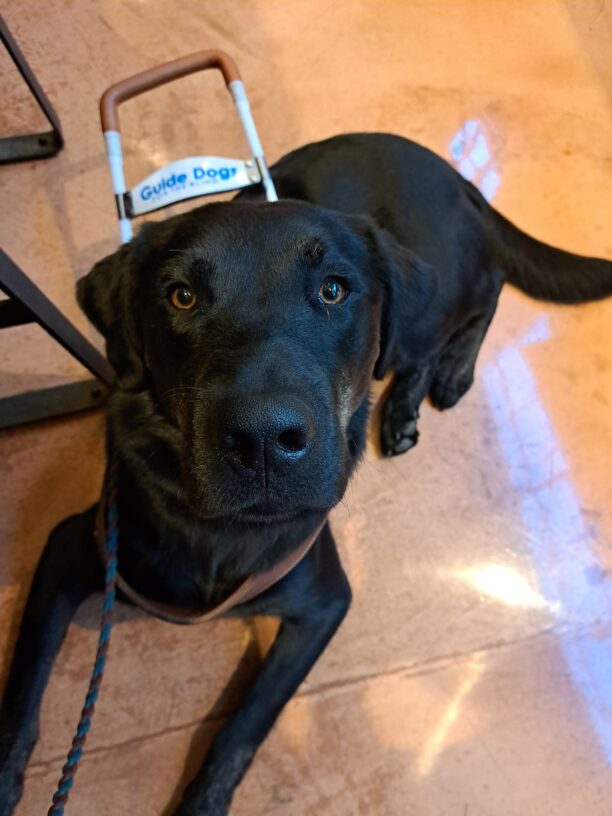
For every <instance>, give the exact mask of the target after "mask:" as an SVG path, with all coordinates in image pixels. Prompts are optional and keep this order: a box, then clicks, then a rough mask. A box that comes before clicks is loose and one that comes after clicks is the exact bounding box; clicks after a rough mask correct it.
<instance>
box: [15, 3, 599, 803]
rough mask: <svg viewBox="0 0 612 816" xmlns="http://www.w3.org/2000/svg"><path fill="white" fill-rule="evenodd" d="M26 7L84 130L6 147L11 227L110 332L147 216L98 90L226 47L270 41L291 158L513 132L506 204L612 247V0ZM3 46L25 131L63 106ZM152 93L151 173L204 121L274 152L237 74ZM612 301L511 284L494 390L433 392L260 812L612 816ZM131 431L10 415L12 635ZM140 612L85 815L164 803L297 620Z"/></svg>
mask: <svg viewBox="0 0 612 816" xmlns="http://www.w3.org/2000/svg"><path fill="white" fill-rule="evenodd" d="M4 13H5V16H6V19H7V21H8V23H9V25H10V26H11V28H12V30H13V33H14V35H15V36H16V38H17V39H18V40H19V42H20V43H21V45H22V47H23V50H24V51H25V53H26V55H27V57H28V58H29V59H30V61H31V64H32V66H33V68H34V69H35V71H36V72H37V74H38V77H39V79H40V80H41V82H42V84H43V86H44V87H45V89H46V90H47V92H48V93H49V96H50V97H51V99H52V101H53V103H54V105H55V106H56V108H57V110H58V112H59V114H60V117H61V120H62V123H63V126H64V130H65V135H66V149H65V151H63V153H62V154H60V155H59V156H58V157H57V158H55V159H52V160H51V161H48V162H41V163H38V164H22V165H13V166H7V167H3V168H0V185H1V191H2V201H3V208H2V209H3V216H2V220H1V224H0V241H1V244H2V246H3V247H4V249H5V250H6V251H7V252H9V254H11V255H12V256H13V257H14V258H15V260H16V261H17V262H18V263H20V264H21V265H22V266H23V267H24V268H25V269H26V270H28V272H29V274H31V275H32V277H33V278H34V279H35V280H36V281H37V282H38V283H39V284H40V285H41V286H42V287H43V288H44V289H45V290H46V291H47V292H48V294H49V295H50V296H51V297H52V298H53V299H54V300H55V301H56V302H57V303H58V304H59V305H61V306H62V307H63V308H64V309H65V311H66V312H67V313H68V314H69V315H70V316H71V317H72V318H73V319H74V320H75V321H77V322H78V324H79V325H80V326H81V327H82V328H83V329H84V330H85V331H87V332H88V333H89V334H90V336H93V333H92V331H91V330H90V329H89V328H87V327H86V323H85V321H84V319H83V318H82V317H80V315H79V314H78V310H77V307H76V305H75V302H74V299H73V295H72V288H73V283H74V281H75V279H76V278H78V277H79V276H80V275H81V274H83V273H84V272H86V271H87V269H88V268H89V266H90V264H91V263H92V262H93V261H94V260H96V259H97V258H98V257H100V256H101V255H102V254H103V253H104V252H106V251H107V250H110V249H112V248H113V247H114V246H115V243H116V224H115V220H114V205H113V202H112V197H111V192H110V184H109V180H108V173H107V169H106V164H105V159H104V153H103V145H102V140H101V137H100V133H99V128H98V119H97V110H96V106H97V100H98V97H99V95H100V93H101V92H102V90H103V89H104V88H105V87H106V86H107V85H109V84H110V83H111V82H113V81H115V80H118V79H120V78H123V77H125V76H128V75H129V74H131V73H133V72H135V71H137V70H140V69H142V68H145V67H148V66H149V65H151V64H153V63H155V62H161V61H164V60H167V59H170V58H172V57H175V56H179V55H181V54H184V53H188V52H190V51H193V50H197V49H199V48H203V47H221V48H224V49H226V50H227V51H229V52H230V53H231V54H233V55H234V57H235V58H236V60H237V61H238V63H239V65H240V67H241V70H242V73H243V76H244V78H245V81H246V83H247V87H248V88H249V90H250V92H251V98H252V103H253V108H254V112H255V115H256V119H257V122H258V124H259V126H260V130H261V135H262V137H263V140H264V144H265V146H266V148H267V153H268V157H269V158H270V159H271V160H273V159H275V158H277V157H278V156H280V155H281V154H282V153H284V152H286V151H287V150H289V149H291V148H293V147H295V146H297V145H299V144H302V143H304V142H306V141H309V140H311V139H316V138H320V137H324V136H327V135H330V134H333V133H337V132H341V131H348V130H360V129H367V130H373V129H384V130H390V131H394V132H396V133H400V134H403V135H406V136H409V137H412V138H414V139H416V140H418V141H421V142H423V143H424V144H426V145H428V146H429V147H431V148H433V149H434V150H436V151H438V152H439V153H441V154H442V155H444V156H447V157H449V158H450V156H451V142H452V140H453V138H454V137H455V136H456V134H457V133H458V132H459V131H461V130H462V129H463V133H464V135H465V139H464V146H463V148H460V149H459V152H462V156H463V158H465V155H466V154H468V153H469V152H470V150H471V147H473V146H474V145H475V144H476V140H477V138H478V135H479V134H481V135H482V136H483V137H484V140H485V142H486V145H487V146H488V151H489V155H485V159H484V166H482V167H479V168H477V170H476V172H477V181H478V182H479V183H481V184H485V183H490V184H492V185H493V187H494V186H495V181H496V178H495V176H497V184H498V186H497V190H496V192H495V199H494V200H495V204H496V206H498V207H499V208H500V209H501V210H502V211H503V212H504V213H505V214H507V215H508V216H509V217H511V218H512V219H513V220H515V221H516V222H517V223H519V224H520V225H521V226H523V227H524V228H525V229H528V230H529V231H531V232H532V233H534V234H536V235H537V236H538V237H541V238H543V239H544V240H548V241H550V242H552V243H555V244H557V245H560V246H563V247H565V248H568V249H573V250H575V251H579V252H583V253H590V254H598V255H603V256H607V257H610V258H612V185H611V183H610V182H611V180H612V175H611V160H612V152H611V144H612V139H611V135H612V127H611V125H612V120H611V115H610V105H611V102H612V50H611V49H610V48H609V43H610V41H611V39H612V5H611V4H610V3H602V2H599V0H592V1H591V0H566V1H565V2H564V1H563V0H524V2H516V1H515V2H485V0H482V1H481V0H469V1H468V0H464V1H463V2H451V0H448V2H441V1H440V0H431V2H408V1H407V2H390V0H386V2H374V0H354V2H348V0H344V2H339V3H328V2H325V1H324V0H292V2H281V0H251V1H250V2H247V1H246V0H244V2H236V3H221V2H219V0H211V1H210V2H207V3H201V2H199V1H198V2H196V0H193V2H174V3H170V2H167V0H149V2H142V0H126V1H125V2H121V3H120V2H117V1H115V2H112V0H98V1H97V2H87V3H85V2H73V3H67V2H66V3H58V2H54V0H9V2H7V3H6V4H5V10H4ZM0 69H1V72H2V87H3V105H2V108H1V110H0V130H1V132H2V133H6V132H8V131H9V130H11V129H13V130H14V129H16V126H17V125H19V124H22V125H26V126H27V125H32V126H36V124H37V120H36V115H35V112H34V111H33V109H32V108H31V106H30V104H29V102H28V99H27V95H25V94H23V92H22V91H21V90H20V86H19V83H18V82H17V80H16V79H15V76H14V74H13V73H12V71H11V70H10V67H9V65H8V61H7V60H5V59H4V58H2V59H0ZM125 111H126V112H125V115H124V116H123V126H124V131H125V134H126V136H127V145H128V153H129V167H130V176H131V179H132V180H133V181H135V180H137V179H138V178H139V176H142V175H144V174H145V173H146V172H147V171H148V170H149V169H151V168H153V167H155V166H157V165H158V164H160V163H163V162H165V161H166V160H170V159H171V158H179V157H181V156H183V155H188V154H189V153H191V152H193V151H194V150H195V149H196V148H197V150H198V151H200V152H210V153H214V152H221V153H225V154H226V155H241V153H242V150H243V148H242V144H241V141H240V134H239V131H238V128H237V127H236V125H235V123H234V122H233V120H232V119H231V110H230V107H229V103H228V101H227V99H226V98H225V91H224V89H223V86H222V83H221V82H220V81H219V80H218V79H212V78H210V79H208V78H207V79H202V78H191V79H187V80H184V81H183V83H182V85H181V86H175V87H174V88H171V89H164V90H160V91H157V92H155V93H154V94H151V95H150V96H149V97H147V98H143V99H141V100H139V101H138V102H135V103H132V104H131V105H130V106H129V107H126V109H125ZM466 122H474V123H475V124H474V125H468V126H467V127H466V126H465V123H466ZM474 129H475V130H476V131H477V132H476V133H475V134H474V133H473V132H472V131H473V130H474ZM460 160H461V157H459V158H458V161H460ZM488 172H490V173H492V174H495V175H492V176H489V181H488V182H485V177H486V174H487V173H488ZM493 187H491V189H493ZM611 320H612V302H608V303H600V304H592V305H588V306H582V307H579V308H578V307H577V308H569V307H566V308H561V307H554V306H549V305H545V304H541V303H536V302H534V301H530V300H528V299H527V298H525V297H523V296H522V295H519V294H518V293H517V292H515V291H512V290H510V289H508V290H506V291H505V292H504V294H503V296H502V298H501V303H500V308H499V311H498V314H497V317H496V319H495V321H494V324H493V327H492V329H491V332H490V334H489V337H488V339H487V341H486V343H485V347H484V350H483V353H482V356H481V360H480V366H479V374H478V380H477V383H476V384H475V386H474V388H473V389H472V391H471V392H470V394H469V395H468V396H467V398H465V399H464V400H463V402H462V403H461V404H460V405H459V406H458V407H457V408H456V409H454V410H453V411H451V412H449V413H447V414H438V413H435V412H434V411H433V410H431V409H429V408H426V409H425V410H424V415H423V418H422V422H421V430H422V439H421V442H420V443H419V446H418V447H417V448H416V449H415V450H414V451H413V452H411V453H410V454H408V455H407V456H405V457H403V458H401V459H397V460H393V461H386V460H385V461H383V460H380V459H377V457H376V455H375V453H374V451H373V450H372V451H371V452H370V453H369V455H368V458H367V461H366V462H365V464H364V465H363V466H362V468H361V470H360V472H359V474H358V476H357V478H356V479H355V481H354V482H353V484H352V486H351V488H350V491H349V495H348V498H347V501H346V502H345V503H344V504H343V505H342V506H341V507H340V508H339V509H338V510H337V512H336V513H335V514H334V529H335V531H336V535H337V538H338V540H339V544H340V547H341V553H342V557H343V561H344V563H345V565H346V568H347V571H348V572H349V575H350V577H351V581H352V584H353V587H354V594H355V602H354V606H353V609H352V611H351V613H350V615H349V618H348V619H347V621H346V623H345V625H344V626H343V628H342V629H341V631H340V633H339V634H338V636H337V638H336V639H335V641H334V642H333V644H332V646H331V647H330V648H329V650H328V651H327V653H326V654H325V655H324V657H323V658H322V660H321V661H320V662H319V664H318V665H317V666H316V668H315V670H314V671H313V672H312V674H311V676H310V677H309V678H308V680H307V682H306V683H305V684H304V686H303V688H302V689H301V691H300V694H299V695H298V696H297V698H296V699H295V700H294V701H293V702H292V703H291V704H290V705H289V706H288V708H287V710H286V711H285V713H284V714H283V716H282V717H281V720H280V722H279V724H278V726H277V727H276V729H275V730H274V732H273V734H272V735H271V737H270V738H269V739H268V741H267V742H266V744H265V746H264V747H263V749H262V751H261V752H260V754H259V755H258V757H257V759H256V761H255V763H254V765H253V767H252V769H251V772H250V773H249V775H248V777H247V779H246V780H245V782H244V784H243V785H242V786H241V788H240V790H239V792H238V794H237V797H236V801H235V806H234V809H233V813H235V814H236V816H256V815H257V816H259V815H260V814H268V813H275V814H291V816H306V815H308V816H315V815H316V816H323V814H325V816H327V814H334V815H335V816H353V814H355V815H356V814H359V815H360V816H361V814H368V815H369V814H374V816H550V815H551V814H555V816H577V814H589V816H609V814H610V813H611V812H612V767H611V766H612V589H611V578H610V575H611V572H610V571H611V569H612V502H611V497H612V479H611V466H610V459H611V451H612V418H611V409H610V406H611V404H612V379H611V377H610V372H611V371H612V323H611ZM0 344H1V345H0V360H1V362H0V372H1V380H2V391H3V393H7V392H10V391H14V390H17V389H19V388H23V387H34V386H37V385H38V384H41V383H43V384H47V383H48V384H51V383H54V382H59V381H63V380H65V379H66V378H74V377H79V376H81V372H80V370H79V368H78V366H76V365H75V364H73V363H72V361H71V360H70V359H69V358H68V357H67V356H66V355H65V354H63V353H62V352H61V351H60V350H57V349H55V348H54V347H53V345H52V344H51V343H50V342H49V341H48V340H46V339H44V338H42V337H41V336H40V334H39V332H38V331H37V330H35V329H34V328H31V327H28V328H21V329H18V330H14V331H11V332H8V331H5V332H2V336H1V337H0ZM102 433H103V420H102V417H101V416H99V415H89V416H84V417H80V418H74V419H70V420H63V421H58V422H53V423H45V424H41V425H39V426H36V427H33V428H28V429H22V430H20V431H14V432H12V433H6V434H4V435H2V436H0V458H1V460H2V491H1V493H0V496H1V498H0V502H1V514H0V528H1V542H2V543H1V546H0V615H1V617H0V631H1V632H2V652H3V654H4V653H7V652H8V651H9V650H10V644H11V643H12V639H13V637H14V631H15V625H14V622H15V620H16V616H17V615H18V613H19V610H20V609H21V607H22V604H23V601H24V597H25V592H26V588H27V585H28V581H29V578H30V576H31V573H32V570H33V567H34V564H35V561H36V558H37V555H38V553H39V552H40V550H41V548H42V546H43V543H44V540H45V537H46V535H47V533H48V531H49V529H50V528H51V527H52V526H53V524H54V523H55V522H56V521H57V520H59V519H60V518H62V516H64V515H67V514H68V513H69V512H73V511H75V510H78V509H80V508H82V507H84V506H85V505H86V504H87V503H88V502H89V501H91V500H92V499H93V498H94V497H95V496H96V493H97V491H98V489H99V480H100V474H101V469H102V450H103V440H102ZM118 619H119V621H120V623H119V624H118V625H117V627H116V630H115V634H114V639H113V645H112V651H111V658H110V663H109V668H108V676H107V678H106V680H105V685H104V693H103V695H102V700H101V704H100V707H99V710H98V713H97V715H96V719H95V726H94V731H93V733H92V736H91V743H90V751H89V753H88V755H87V757H86V759H85V761H84V763H83V768H82V770H81V772H80V776H79V778H78V782H77V785H76V789H75V792H74V801H73V802H72V809H71V810H70V812H72V813H76V814H87V816H102V814H112V816H122V814H125V816H127V814H130V816H133V815H137V816H155V814H160V813H162V812H163V811H164V808H165V807H166V806H167V804H168V802H170V801H171V800H172V797H173V796H174V795H175V790H176V788H177V785H178V784H179V780H180V779H181V774H182V768H183V765H184V763H185V760H186V757H187V756H189V760H188V762H189V767H190V768H193V767H195V765H196V764H197V762H198V761H199V759H200V757H201V756H202V753H203V751H204V749H205V746H206V743H207V739H208V736H209V733H210V731H211V729H213V728H214V727H215V726H216V724H217V723H218V720H219V718H220V717H222V716H223V715H224V713H225V712H226V711H227V710H228V707H230V706H231V705H232V704H233V702H232V701H233V699H234V697H233V695H232V694H229V695H228V694H226V695H224V697H223V699H222V700H220V701H219V702H218V704H217V705H216V706H215V701H216V700H217V698H218V697H219V695H220V694H221V692H222V690H223V688H224V687H225V685H226V684H227V682H228V680H229V678H230V677H231V675H232V673H233V671H234V669H235V667H236V665H237V663H238V661H239V659H240V657H241V655H243V653H244V654H245V658H244V661H243V665H242V668H241V673H240V676H241V678H242V682H244V680H245V678H246V677H247V676H248V675H249V672H250V671H252V670H253V667H254V666H255V665H256V660H257V653H258V649H259V645H260V644H262V643H265V642H266V640H267V639H268V638H269V634H270V632H269V628H270V626H271V624H270V623H269V622H265V621H259V622H257V624H256V625H255V628H254V629H253V630H248V629H245V628H244V627H243V626H242V625H240V624H238V623H236V622H220V623H217V624H213V625H210V626H207V627H206V628H202V629H200V628H196V629H194V630H185V629H182V628H181V629H178V628H174V627H171V626H168V625H165V624H162V623H160V622H157V621H153V620H149V619H147V618H145V617H144V616H143V615H141V614H140V613H137V612H134V611H131V610H127V609H121V610H120V611H119V614H118ZM96 627H97V604H96V602H94V601H92V602H91V603H88V604H87V605H86V606H85V607H84V608H83V609H82V610H80V612H79V614H78V616H77V620H76V622H75V625H74V626H73V627H72V628H71V631H70V633H69V637H68V639H67V642H66V644H65V647H64V649H63V651H62V653H61V655H60V658H59V661H58V664H57V667H56V670H55V672H54V676H53V680H52V683H51V685H50V688H49V691H48V694H47V696H46V699H45V704H44V713H43V723H42V736H41V740H40V743H39V745H38V747H37V749H36V752H35V755H34V758H33V761H32V763H31V766H30V770H29V772H28V780H27V786H26V793H25V796H24V800H23V802H22V804H21V806H20V808H19V809H18V813H19V814H20V816H30V814H34V813H43V812H45V807H46V805H47V801H48V798H49V796H50V794H51V792H52V789H53V785H54V782H55V779H56V777H57V775H58V772H59V768H60V766H61V759H62V756H63V754H64V753H65V751H66V749H67V747H68V745H69V741H70V738H71V732H72V728H73V725H74V722H75V719H76V716H77V713H78V709H79V706H80V704H81V696H82V694H83V693H84V689H85V685H86V682H87V676H88V673H89V671H90V665H91V660H92V657H93V649H94V644H95V637H96V634H95V630H96ZM245 650H246V651H245ZM213 706H215V707H214V708H213ZM207 713H208V717H207V720H206V722H204V724H202V718H203V717H204V716H205V715H207Z"/></svg>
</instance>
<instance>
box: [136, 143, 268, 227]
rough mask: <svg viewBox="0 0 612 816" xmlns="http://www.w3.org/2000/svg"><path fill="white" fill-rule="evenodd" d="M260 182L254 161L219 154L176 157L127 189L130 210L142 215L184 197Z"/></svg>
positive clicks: (193, 196)
mask: <svg viewBox="0 0 612 816" xmlns="http://www.w3.org/2000/svg"><path fill="white" fill-rule="evenodd" d="M259 182H261V175H260V173H259V169H258V167H257V165H256V164H255V162H254V161H241V160H240V159H226V158H223V157H222V156H192V157H190V158H188V159H179V161H175V162H172V163H171V164H167V165H166V166H165V167H162V168H161V169H160V170H156V171H155V172H154V173H151V175H150V176H148V177H147V178H146V179H145V180H144V181H141V182H140V184H137V185H136V186H135V187H133V188H132V189H131V190H130V192H129V194H128V195H129V198H130V205H131V214H132V215H143V214H144V213H148V212H151V211H152V210H158V209H159V208H160V207H167V206H169V205H170V204H176V203H177V202H178V201H184V200H185V199H187V198H196V197H197V196H203V195H214V194H215V193H224V192H227V191H228V190H239V189H240V188H242V187H248V186H249V185H251V184H258V183H259Z"/></svg>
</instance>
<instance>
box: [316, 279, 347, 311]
mask: <svg viewBox="0 0 612 816" xmlns="http://www.w3.org/2000/svg"><path fill="white" fill-rule="evenodd" d="M347 297H348V289H347V288H346V286H345V285H344V284H343V283H341V282H340V281H339V280H338V279H337V278H327V280H324V281H323V283H322V284H321V288H320V289H319V300H320V301H321V303H325V304H326V305H328V306H334V305H336V304H337V303H342V301H343V300H346V299H347Z"/></svg>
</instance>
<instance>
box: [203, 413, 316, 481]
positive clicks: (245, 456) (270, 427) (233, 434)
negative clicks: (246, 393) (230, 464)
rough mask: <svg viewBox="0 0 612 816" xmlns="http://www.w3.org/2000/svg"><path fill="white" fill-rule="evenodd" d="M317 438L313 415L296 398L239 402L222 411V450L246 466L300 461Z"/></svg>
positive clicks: (268, 465) (261, 466)
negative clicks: (315, 437) (315, 436)
mask: <svg viewBox="0 0 612 816" xmlns="http://www.w3.org/2000/svg"><path fill="white" fill-rule="evenodd" d="M313 437H314V423H313V420H312V415H311V413H310V411H309V410H308V408H307V407H306V406H305V405H304V404H303V403H302V402H301V401H300V400H298V399H295V398H293V399H289V398H287V399H282V400H274V399H266V398H251V399H242V400H235V401H233V402H231V403H226V405H225V406H224V407H223V408H222V411H221V427H220V434H219V443H220V447H221V449H222V450H224V451H225V452H226V453H227V454H229V455H230V456H231V457H232V458H233V459H234V461H236V462H237V463H239V464H240V465H242V466H243V467H247V468H254V469H260V468H263V467H264V466H265V467H266V468H270V466H274V465H278V464H284V463H289V464H290V463H292V462H296V461H297V460H298V459H300V458H301V457H302V456H303V455H304V454H305V453H306V451H307V450H308V448H309V447H310V443H311V442H312V439H313Z"/></svg>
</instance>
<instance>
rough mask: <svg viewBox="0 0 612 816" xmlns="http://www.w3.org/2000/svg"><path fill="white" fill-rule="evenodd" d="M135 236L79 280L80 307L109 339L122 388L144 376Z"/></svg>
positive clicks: (111, 358) (138, 382) (110, 355)
mask: <svg viewBox="0 0 612 816" xmlns="http://www.w3.org/2000/svg"><path fill="white" fill-rule="evenodd" d="M138 240H139V239H133V240H132V241H130V243H129V244H124V245H123V246H122V247H121V248H120V249H118V250H117V251H116V252H114V253H113V254H112V255H109V256H108V257H106V258H103V259H102V260H101V261H98V263H97V264H96V265H95V266H94V267H93V269H92V270H91V272H90V273H89V274H88V275H86V276H85V277H84V278H81V279H80V280H79V281H78V282H77V300H78V302H79V305H80V307H81V309H82V310H83V311H84V312H85V314H86V315H87V317H88V318H89V319H90V320H91V322H92V323H93V324H94V326H95V327H96V329H97V330H98V331H99V332H100V334H101V335H102V336H103V337H104V339H105V340H106V353H107V356H108V359H109V361H110V364H111V365H112V367H113V368H114V369H115V372H116V374H117V378H118V380H119V382H120V384H121V386H122V387H123V388H126V389H128V390H134V389H137V388H138V387H139V386H140V385H141V384H142V383H143V381H144V379H145V367H144V360H143V354H142V341H141V332H140V325H139V320H138V311H139V310H138V305H137V296H138V276H137V269H136V255H137V242H138Z"/></svg>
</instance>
